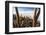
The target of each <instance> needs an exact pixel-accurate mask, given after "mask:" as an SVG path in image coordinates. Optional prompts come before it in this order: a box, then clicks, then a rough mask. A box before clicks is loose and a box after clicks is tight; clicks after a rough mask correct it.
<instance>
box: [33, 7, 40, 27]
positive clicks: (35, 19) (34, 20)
mask: <svg viewBox="0 0 46 35" xmlns="http://www.w3.org/2000/svg"><path fill="white" fill-rule="evenodd" d="M38 9H39V10H38ZM37 11H38V13H37ZM39 15H40V8H36V9H35V12H34V18H33V24H32V27H35V26H36V23H37V20H38V17H39Z"/></svg>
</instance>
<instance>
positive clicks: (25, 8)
mask: <svg viewBox="0 0 46 35" xmlns="http://www.w3.org/2000/svg"><path fill="white" fill-rule="evenodd" d="M32 10H34V8H31V7H18V11H23V12H29V11H30V12H32Z"/></svg>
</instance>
